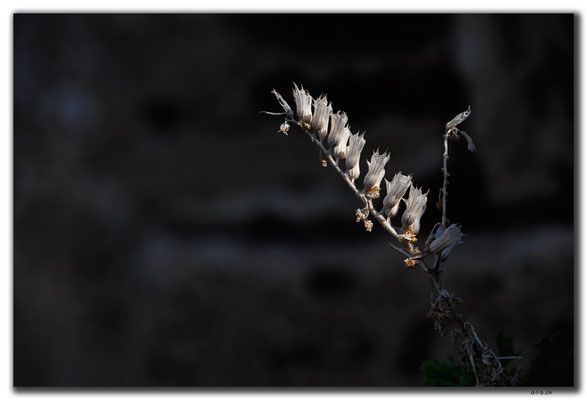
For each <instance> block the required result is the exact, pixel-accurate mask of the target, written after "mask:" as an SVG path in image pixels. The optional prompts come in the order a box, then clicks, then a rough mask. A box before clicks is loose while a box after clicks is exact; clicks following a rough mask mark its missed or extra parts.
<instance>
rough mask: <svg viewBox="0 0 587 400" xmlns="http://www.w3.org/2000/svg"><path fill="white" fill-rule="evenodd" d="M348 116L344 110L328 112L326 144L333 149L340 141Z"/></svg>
mask: <svg viewBox="0 0 587 400" xmlns="http://www.w3.org/2000/svg"><path fill="white" fill-rule="evenodd" d="M348 120H349V119H348V117H347V115H346V113H345V112H344V111H337V112H336V114H330V133H329V134H328V146H329V147H330V148H331V149H333V148H335V147H336V145H337V144H338V143H339V142H340V140H341V138H342V135H343V132H344V128H345V126H346V123H347V122H348Z"/></svg>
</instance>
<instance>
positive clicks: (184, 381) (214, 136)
mask: <svg viewBox="0 0 587 400" xmlns="http://www.w3.org/2000/svg"><path fill="white" fill-rule="evenodd" d="M574 22H575V20H574V16H573V15H392V14H388V15H385V14H381V15H368V14H358V15H349V14H338V15H330V14H318V15H306V14H297V15H296V14H289V15H270V14H267V15H246V14H244V15H26V14H17V15H15V16H14V384H15V385H16V386H85V385H91V386H118V385H127V386H128V385H130V386H142V385H148V386H161V385H172V386H183V385H188V386H232V385H237V386H265V385H271V386H314V385H322V386H341V385H344V386H347V385H350V386H364V385H368V386H421V385H423V384H424V377H423V374H422V372H421V370H420V368H421V364H422V361H424V360H429V359H433V358H437V359H440V360H443V359H446V356H447V355H449V354H452V355H456V350H455V348H454V345H453V344H451V342H450V339H449V338H448V337H445V338H441V337H440V336H439V335H438V334H437V333H436V332H434V330H433V326H432V322H431V321H430V320H429V319H427V318H426V313H427V311H428V308H429V292H430V287H429V282H428V280H427V278H426V276H425V274H423V273H422V271H420V270H418V269H414V270H407V269H406V268H405V266H404V265H403V262H402V258H403V257H401V256H400V255H399V254H397V253H395V252H394V251H393V250H392V249H391V248H390V247H389V246H388V245H387V242H388V241H389V239H390V237H389V236H387V235H386V234H385V233H384V232H383V230H382V229H381V228H380V227H379V226H377V225H376V226H375V228H374V230H373V232H371V233H367V232H365V231H364V230H363V229H362V227H361V226H360V225H359V224H355V222H354V210H355V209H356V208H357V206H358V205H359V203H358V201H357V199H356V198H355V197H354V196H353V194H352V193H351V192H350V191H349V190H348V189H347V187H346V186H345V184H344V182H343V181H342V180H341V179H340V177H339V176H338V175H337V174H336V173H335V172H334V171H333V170H332V169H331V168H321V167H320V162H319V158H318V152H317V149H316V148H315V147H314V146H313V145H311V144H310V143H309V141H308V140H307V138H306V137H305V135H303V134H302V133H301V132H300V131H298V130H296V129H295V128H293V127H292V129H291V131H290V132H291V133H290V135H289V136H288V137H283V136H279V135H277V134H276V133H275V132H276V131H277V129H278V128H279V125H280V123H281V122H282V120H281V119H280V118H279V117H271V116H267V115H263V114H260V113H259V111H260V110H271V111H280V107H279V105H278V104H277V102H276V101H275V98H274V97H273V95H272V94H271V93H270V90H271V89H272V88H276V89H277V90H278V91H279V92H280V93H281V94H282V95H284V97H285V98H286V99H287V100H288V101H289V102H290V104H292V105H293V104H294V103H293V99H292V96H291V88H292V82H296V83H298V84H299V83H301V84H303V85H304V87H305V88H307V89H308V90H309V91H310V93H311V94H312V95H313V96H314V97H317V96H318V95H319V94H320V93H321V92H325V93H328V95H329V99H331V100H332V101H333V102H334V109H335V110H338V109H342V110H344V111H346V112H347V114H348V115H349V122H350V124H351V126H352V128H353V130H354V131H356V130H359V129H360V130H366V131H367V135H366V138H367V145H366V148H365V151H364V156H369V155H370V153H371V152H372V151H373V150H374V149H376V148H378V147H379V148H381V149H389V150H390V152H391V161H390V162H389V164H388V165H387V178H388V179H391V177H392V176H393V174H394V173H395V172H397V171H400V170H401V171H402V172H404V173H412V174H414V180H415V182H416V183H417V185H419V186H420V185H421V186H423V187H424V189H425V190H427V189H430V195H429V202H428V209H427V212H426V214H425V215H424V217H423V220H422V222H423V228H422V230H421V234H422V235H423V236H424V237H423V238H421V241H423V240H424V239H425V235H427V233H428V231H429V230H430V228H431V227H432V225H433V224H434V223H435V222H436V221H438V220H439V219H440V214H439V212H438V211H437V210H436V209H435V208H434V203H435V202H436V200H437V193H438V188H439V187H440V186H441V184H442V176H441V171H440V168H441V165H442V134H443V127H444V124H445V123H446V122H447V121H449V120H450V119H451V118H452V117H454V116H455V115H456V114H457V113H459V112H460V111H463V110H464V109H466V108H467V106H468V105H469V104H470V105H471V108H472V115H471V117H470V119H469V120H468V121H467V122H466V123H464V124H463V126H462V128H463V129H464V130H466V131H467V132H468V133H469V134H470V135H471V136H472V137H473V138H474V140H475V141H476V144H477V148H478V153H476V154H471V153H468V152H467V151H466V144H465V142H463V141H461V142H456V143H454V142H453V143H451V158H450V164H449V169H450V173H451V180H450V186H449V194H450V196H449V203H448V215H449V218H451V220H452V221H453V222H460V223H462V224H463V231H464V232H465V233H466V234H467V235H468V236H466V238H465V242H464V244H463V245H461V246H459V247H458V248H457V249H455V250H454V251H453V255H452V257H451V259H450V260H449V262H448V263H447V269H448V273H447V287H448V289H449V290H451V291H453V292H454V293H456V294H457V295H459V296H461V297H462V298H463V300H464V302H463V305H462V307H461V308H462V311H463V313H464V314H465V315H466V317H467V319H469V320H470V321H471V322H473V323H474V324H475V326H476V327H477V330H478V332H479V334H480V335H481V336H482V337H483V338H485V339H486V340H487V341H488V342H489V343H491V344H492V345H494V344H495V335H496V333H497V332H498V331H499V330H504V331H505V332H506V333H507V334H509V335H512V336H513V338H514V345H515V348H516V349H517V351H519V352H520V353H521V354H522V355H523V356H524V358H525V365H526V368H525V371H527V372H528V371H529V372H528V373H529V374H530V375H531V376H530V378H528V379H529V380H527V381H526V382H529V383H528V384H540V385H542V386H547V385H572V384H573V377H572V375H573V368H572V363H573V329H574V328H573V321H574V319H573V316H574V293H573V292H574V257H573V253H574V228H573V225H574V223H573V218H574V178H575V177H574V168H573V166H574V108H575V103H574ZM362 169H363V171H365V170H366V165H365V163H364V157H363V161H362ZM544 340H547V342H548V341H550V342H548V343H550V346H551V347H552V349H551V350H552V352H551V353H546V354H541V351H539V349H538V348H537V347H536V344H538V343H539V342H540V341H543V342H542V343H543V344H544V343H545V342H544ZM542 347H544V345H543V346H542ZM543 350H544V349H543ZM537 356H541V357H542V358H543V361H544V359H546V361H547V362H546V363H543V364H545V365H549V366H550V368H551V370H547V369H546V370H545V369H544V367H543V369H542V370H536V368H534V367H532V360H533V359H535V358H536V357H537ZM532 368H534V370H532Z"/></svg>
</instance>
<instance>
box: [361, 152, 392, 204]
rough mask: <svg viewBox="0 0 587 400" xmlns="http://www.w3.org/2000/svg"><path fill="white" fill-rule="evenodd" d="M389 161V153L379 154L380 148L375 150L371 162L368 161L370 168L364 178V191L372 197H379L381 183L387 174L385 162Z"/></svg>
mask: <svg viewBox="0 0 587 400" xmlns="http://www.w3.org/2000/svg"><path fill="white" fill-rule="evenodd" d="M388 161H389V153H388V152H385V153H383V154H379V149H377V150H375V151H374V152H373V155H372V156H371V162H369V161H367V165H368V166H369V170H368V171H367V174H366V175H365V179H364V180H363V186H364V189H363V192H364V193H365V196H367V197H368V198H370V199H376V198H378V197H379V184H380V183H381V180H382V179H383V177H384V176H385V164H387V162H388Z"/></svg>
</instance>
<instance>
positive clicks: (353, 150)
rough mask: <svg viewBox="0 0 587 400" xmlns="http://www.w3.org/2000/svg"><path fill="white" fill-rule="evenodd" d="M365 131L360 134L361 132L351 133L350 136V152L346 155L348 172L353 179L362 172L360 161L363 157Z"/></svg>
mask: <svg viewBox="0 0 587 400" xmlns="http://www.w3.org/2000/svg"><path fill="white" fill-rule="evenodd" d="M365 143H366V140H365V132H363V133H362V134H361V135H359V132H357V133H355V134H354V135H351V137H350V138H349V147H348V154H347V157H346V168H347V174H348V175H349V176H350V177H351V179H357V178H358V177H359V174H360V172H361V171H360V168H359V161H360V159H361V152H362V151H363V147H364V146H365Z"/></svg>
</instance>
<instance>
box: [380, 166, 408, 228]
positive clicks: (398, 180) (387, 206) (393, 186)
mask: <svg viewBox="0 0 587 400" xmlns="http://www.w3.org/2000/svg"><path fill="white" fill-rule="evenodd" d="M411 183H412V175H403V174H402V173H401V172H398V173H397V174H395V176H394V177H393V179H392V180H391V182H388V181H387V179H386V180H385V186H386V189H387V195H386V196H385V198H384V199H383V210H384V211H385V213H386V214H387V215H388V216H389V217H390V218H393V217H395V216H396V215H397V212H398V210H399V205H400V200H401V199H402V197H404V194H406V192H407V191H408V189H409V188H410V185H411Z"/></svg>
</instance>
